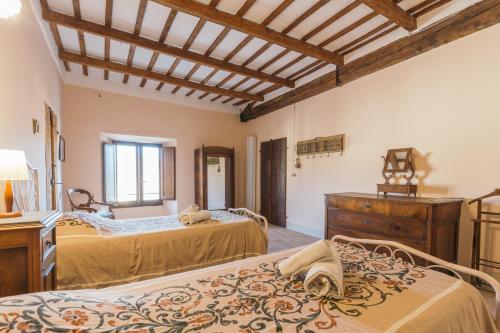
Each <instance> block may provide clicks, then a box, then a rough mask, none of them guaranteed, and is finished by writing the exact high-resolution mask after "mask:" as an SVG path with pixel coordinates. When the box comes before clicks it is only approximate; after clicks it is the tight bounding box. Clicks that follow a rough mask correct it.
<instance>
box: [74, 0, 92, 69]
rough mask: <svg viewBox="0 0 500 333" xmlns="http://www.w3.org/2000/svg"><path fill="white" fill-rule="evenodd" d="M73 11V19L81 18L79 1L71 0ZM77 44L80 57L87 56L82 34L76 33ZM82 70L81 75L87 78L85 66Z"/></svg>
mask: <svg viewBox="0 0 500 333" xmlns="http://www.w3.org/2000/svg"><path fill="white" fill-rule="evenodd" d="M73 11H74V12H75V17H76V18H77V19H81V18H82V12H81V10H80V0H73ZM78 42H79V44H80V54H81V55H82V56H86V55H87V48H86V47H85V36H84V35H83V32H81V31H78ZM82 70H83V75H85V76H88V75H89V71H88V68H87V66H82Z"/></svg>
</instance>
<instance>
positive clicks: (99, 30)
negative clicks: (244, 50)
mask: <svg viewBox="0 0 500 333" xmlns="http://www.w3.org/2000/svg"><path fill="white" fill-rule="evenodd" d="M42 15H43V18H44V19H45V20H46V21H48V22H52V23H56V24H59V25H62V26H65V27H68V28H73V29H76V30H81V31H85V32H88V33H92V34H95V35H98V36H102V37H108V38H110V39H114V40H117V41H120V42H124V43H129V44H131V45H133V46H138V47H143V48H145V49H149V50H153V51H157V52H159V53H164V54H168V55H171V56H174V57H176V58H179V59H184V60H187V61H191V62H195V63H199V64H202V65H206V66H209V67H214V68H217V69H222V70H225V71H229V72H234V73H238V74H242V75H245V76H251V77H255V78H259V79H261V80H264V81H269V82H273V83H279V84H282V85H286V86H288V87H291V88H292V87H294V83H293V81H290V80H286V79H283V78H279V77H275V76H272V75H269V74H266V73H262V72H259V71H256V70H253V69H250V68H245V67H241V66H239V65H235V64H232V63H229V62H224V61H222V60H219V59H216V58H209V57H205V56H204V55H202V54H199V53H196V52H191V51H186V50H183V49H180V48H177V47H174V46H170V45H168V44H162V43H158V42H156V41H152V40H150V39H147V38H143V37H141V36H137V35H133V34H130V33H128V32H125V31H121V30H117V29H114V28H106V27H104V26H103V25H100V24H97V23H93V22H90V21H85V20H77V19H75V18H74V17H71V16H68V15H65V14H61V13H56V12H53V11H51V10H49V9H47V10H43V11H42Z"/></svg>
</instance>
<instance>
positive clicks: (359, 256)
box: [0, 236, 500, 333]
mask: <svg viewBox="0 0 500 333" xmlns="http://www.w3.org/2000/svg"><path fill="white" fill-rule="evenodd" d="M332 241H334V242H335V244H336V246H337V248H338V250H339V252H340V255H341V260H342V263H343V269H344V292H345V297H344V298H343V299H341V300H333V299H329V298H321V299H312V298H311V297H310V296H308V295H307V294H306V293H305V292H304V289H303V285H302V282H301V281H298V280H297V281H289V280H287V279H285V278H283V277H282V276H281V275H280V274H279V273H278V272H277V263H279V262H280V261H281V260H283V259H284V258H286V257H288V256H290V255H292V254H294V253H296V252H297V251H298V250H299V249H291V250H287V251H283V252H278V253H273V254H269V255H265V256H259V257H254V258H248V259H244V260H240V261H237V262H232V263H226V264H223V265H219V266H214V267H211V268H208V269H203V270H196V271H192V272H185V273H180V274H175V275H171V276H166V277H161V278H157V279H152V280H149V281H141V282H136V283H131V284H127V285H123V286H114V287H110V288H104V289H100V290H77V291H57V292H45V293H36V294H28V295H21V296H12V297H8V298H3V299H0V330H1V328H2V327H3V328H7V327H8V328H10V329H11V330H22V329H25V330H32V331H44V330H45V331H69V330H74V331H91V332H110V331H113V332H192V331H203V332H240V333H250V332H275V331H283V332H321V331H325V332H330V331H334V332H349V333H357V332H368V333H370V332H405V333H406V332H422V333H431V332H440V333H447V332H454V333H456V332H464V333H465V332H477V333H480V332H483V333H493V332H498V331H497V327H496V326H498V324H499V320H498V311H497V312H496V313H495V314H496V317H495V318H496V319H495V320H494V319H493V317H492V316H491V315H490V314H489V313H488V310H487V308H486V305H485V303H484V301H483V299H482V297H481V295H480V294H479V292H478V291H477V290H476V289H475V288H473V287H472V286H471V285H470V284H468V283H467V282H464V281H463V280H462V279H461V278H460V277H459V275H457V276H456V277H454V276H450V275H447V274H444V273H442V272H439V271H436V270H434V269H435V268H436V267H438V265H439V267H446V268H448V269H450V272H456V274H458V272H460V273H466V274H472V275H475V276H477V277H480V278H482V279H484V280H485V281H487V282H489V283H490V284H491V285H492V286H493V288H494V289H495V290H496V292H497V297H496V300H497V309H498V304H499V297H498V295H499V294H498V292H499V287H500V285H499V283H498V282H497V281H496V280H494V279H493V278H492V277H490V276H489V275H487V274H485V273H482V272H479V271H474V270H472V269H469V268H465V267H462V266H458V265H454V264H450V263H447V262H444V261H442V260H440V259H437V258H435V257H432V256H430V255H428V254H425V253H423V252H420V251H417V250H413V249H411V248H408V247H406V246H404V245H401V244H398V243H394V242H387V241H373V240H355V239H351V238H347V237H343V236H336V237H334V239H333V240H332ZM345 242H347V243H345ZM353 242H356V243H353ZM361 243H369V244H383V245H381V246H379V247H377V248H376V249H375V250H374V252H370V251H368V250H366V249H365V248H364V246H363V245H361ZM381 248H382V249H388V251H386V254H381V253H380V251H378V250H379V249H381ZM412 255H413V256H418V257H422V258H424V259H426V260H429V261H431V262H435V263H436V264H437V265H431V266H429V267H427V268H424V267H420V266H416V265H414V264H412V261H413V258H412ZM402 257H405V258H406V260H403V259H402ZM454 274H455V273H454Z"/></svg>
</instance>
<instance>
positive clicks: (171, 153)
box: [162, 147, 175, 200]
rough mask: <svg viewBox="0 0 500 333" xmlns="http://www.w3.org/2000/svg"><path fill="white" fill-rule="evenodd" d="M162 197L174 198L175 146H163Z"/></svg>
mask: <svg viewBox="0 0 500 333" xmlns="http://www.w3.org/2000/svg"><path fill="white" fill-rule="evenodd" d="M162 155H163V156H162V158H163V187H162V188H163V199H164V200H175V147H163V154H162Z"/></svg>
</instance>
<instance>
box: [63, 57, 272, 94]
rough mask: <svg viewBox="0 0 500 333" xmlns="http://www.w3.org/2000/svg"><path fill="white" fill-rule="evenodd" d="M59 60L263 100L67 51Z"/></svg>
mask: <svg viewBox="0 0 500 333" xmlns="http://www.w3.org/2000/svg"><path fill="white" fill-rule="evenodd" d="M59 58H61V59H62V60H65V61H68V62H72V63H76V64H80V65H87V66H90V67H95V68H100V69H107V70H109V71H114V72H118V73H123V74H128V75H134V76H138V77H144V78H148V79H151V80H156V81H161V82H164V83H168V84H174V85H180V86H183V87H186V88H194V89H197V90H201V91H206V92H210V93H215V94H221V95H224V96H232V97H236V98H245V99H250V100H253V101H262V100H263V98H262V96H260V95H252V94H247V93H243V92H237V91H231V90H228V89H221V88H217V87H213V86H208V85H203V84H200V83H196V82H193V81H189V80H185V79H181V78H177V77H174V76H171V75H167V74H162V73H157V72H150V71H147V70H145V69H142V68H138V67H133V66H130V65H124V64H120V63H116V62H112V61H104V60H101V59H97V58H92V57H88V56H87V57H84V56H82V55H79V54H76V53H71V52H67V51H61V52H59Z"/></svg>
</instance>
